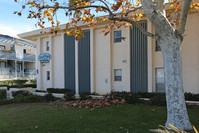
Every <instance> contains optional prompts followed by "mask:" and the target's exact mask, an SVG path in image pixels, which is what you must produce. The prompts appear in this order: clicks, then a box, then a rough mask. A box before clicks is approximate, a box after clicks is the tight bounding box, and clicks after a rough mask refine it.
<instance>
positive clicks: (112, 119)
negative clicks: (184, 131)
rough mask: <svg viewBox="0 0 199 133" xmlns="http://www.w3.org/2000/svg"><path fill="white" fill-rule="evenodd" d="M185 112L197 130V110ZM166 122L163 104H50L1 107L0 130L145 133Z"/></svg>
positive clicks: (4, 132)
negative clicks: (80, 106)
mask: <svg viewBox="0 0 199 133" xmlns="http://www.w3.org/2000/svg"><path fill="white" fill-rule="evenodd" d="M153 109H155V111H154V110H153ZM188 111H189V116H190V119H191V122H192V124H194V125H195V126H196V127H197V129H199V109H189V110H188ZM165 121H166V108H165V107H152V106H141V105H133V104H124V105H112V106H109V107H104V108H98V109H96V110H94V111H90V110H89V109H78V108H67V109H61V108H56V107H54V106H49V103H24V104H10V105H4V106H0V133H127V131H128V132H129V133H147V132H149V131H148V130H149V129H154V128H157V127H158V125H159V124H164V122H165Z"/></svg>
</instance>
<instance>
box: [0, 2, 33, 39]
mask: <svg viewBox="0 0 199 133" xmlns="http://www.w3.org/2000/svg"><path fill="white" fill-rule="evenodd" d="M21 5H22V3H21V2H19V3H15V2H14V0H0V18H1V20H0V33H1V34H7V35H11V36H17V34H19V33H23V32H27V31H31V30H34V29H36V28H35V26H34V24H35V22H36V20H30V19H27V15H25V14H24V15H23V16H21V17H19V16H17V15H15V14H13V12H14V11H19V10H20V9H21ZM24 13H25V12H24ZM26 13H27V12H26Z"/></svg>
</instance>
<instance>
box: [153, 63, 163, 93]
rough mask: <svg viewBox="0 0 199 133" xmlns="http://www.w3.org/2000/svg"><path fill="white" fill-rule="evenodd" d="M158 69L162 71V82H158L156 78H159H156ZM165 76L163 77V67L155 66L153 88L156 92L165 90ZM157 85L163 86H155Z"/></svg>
mask: <svg viewBox="0 0 199 133" xmlns="http://www.w3.org/2000/svg"><path fill="white" fill-rule="evenodd" d="M158 70H161V71H163V73H162V75H163V76H162V78H163V79H162V82H159V81H158V80H159V79H157V78H158ZM164 78H165V77H164V67H158V68H155V89H156V92H164V91H165V79H164ZM158 85H161V86H163V88H157V87H158Z"/></svg>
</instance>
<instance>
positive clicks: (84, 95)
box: [79, 92, 92, 100]
mask: <svg viewBox="0 0 199 133" xmlns="http://www.w3.org/2000/svg"><path fill="white" fill-rule="evenodd" d="M79 95H80V100H87V99H91V98H92V97H91V96H90V95H91V94H90V93H89V92H81V93H80V94H79Z"/></svg>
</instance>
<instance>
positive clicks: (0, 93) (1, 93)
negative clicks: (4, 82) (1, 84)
mask: <svg viewBox="0 0 199 133" xmlns="http://www.w3.org/2000/svg"><path fill="white" fill-rule="evenodd" d="M6 96H7V91H6V90H0V100H4V99H6Z"/></svg>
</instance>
